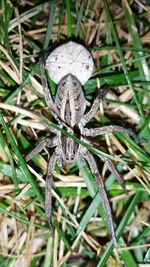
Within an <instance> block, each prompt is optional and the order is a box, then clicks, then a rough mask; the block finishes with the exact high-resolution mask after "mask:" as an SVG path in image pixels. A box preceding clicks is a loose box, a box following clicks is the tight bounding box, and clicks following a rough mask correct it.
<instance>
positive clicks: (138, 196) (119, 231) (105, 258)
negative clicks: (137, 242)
mask: <svg viewBox="0 0 150 267" xmlns="http://www.w3.org/2000/svg"><path fill="white" fill-rule="evenodd" d="M139 201H141V192H138V193H137V194H136V195H135V196H134V198H133V199H132V201H131V203H130V205H129V207H128V209H127V211H126V212H125V214H124V216H123V218H122V220H121V222H120V224H119V226H118V228H117V230H116V236H117V239H118V238H119V237H120V236H121V235H122V233H123V230H124V228H125V226H126V224H127V222H128V220H129V218H130V216H131V214H132V212H133V210H134V209H135V206H136V205H137V204H138V202H139ZM112 251H113V242H112V241H111V242H110V244H109V246H108V247H107V249H106V250H105V252H104V254H103V255H102V257H101V259H100V261H99V262H98V264H97V266H96V267H104V266H106V263H107V261H108V258H109V257H110V255H111V253H112Z"/></svg>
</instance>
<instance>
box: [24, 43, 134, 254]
mask: <svg viewBox="0 0 150 267" xmlns="http://www.w3.org/2000/svg"><path fill="white" fill-rule="evenodd" d="M40 67H41V81H42V85H43V91H44V96H45V99H46V102H47V105H48V107H49V108H50V110H51V112H52V114H53V116H54V117H55V119H56V120H57V121H58V125H59V126H60V127H62V128H64V129H65V130H66V131H68V132H70V133H74V134H76V133H78V136H80V139H81V140H83V141H86V140H85V139H84V137H87V136H88V137H90V136H98V135H104V134H107V133H112V132H114V131H119V132H121V133H123V134H127V135H129V134H131V135H132V132H130V131H128V130H126V129H124V128H122V127H120V126H117V125H110V126H104V127H101V128H95V129H89V128H86V127H85V125H86V124H87V123H88V122H89V121H90V120H91V119H92V118H93V117H94V115H95V113H96V111H97V110H98V108H99V103H100V101H102V99H103V98H104V96H105V94H106V92H107V91H106V90H105V91H104V90H103V91H102V90H100V91H99V93H98V95H97V97H96V99H95V100H94V102H93V104H92V107H91V109H90V110H89V111H88V112H86V99H85V96H84V93H83V90H82V86H81V85H84V84H85V83H86V82H87V80H88V79H89V78H90V76H91V75H92V72H93V69H94V64H93V59H92V57H91V55H90V53H89V52H88V50H87V49H86V48H85V47H83V46H82V45H80V44H77V43H75V42H68V43H66V44H64V45H61V46H59V47H58V48H56V49H55V50H54V51H53V52H52V53H51V54H50V55H49V57H48V58H47V60H46V68H47V69H48V71H49V75H50V77H51V79H52V80H53V81H54V82H55V83H57V84H58V89H57V93H56V97H55V100H54V101H53V99H52V96H51V94H50V91H49V88H48V84H47V79H46V75H45V64H44V61H41V63H40ZM79 133H80V134H79ZM45 147H48V148H50V147H55V150H54V153H53V154H52V156H51V157H50V160H49V163H48V168H47V174H46V192H45V213H46V217H47V220H48V223H49V226H50V229H51V231H52V232H53V227H52V221H51V211H52V210H51V209H52V197H51V190H52V181H53V175H54V170H55V165H56V164H57V163H59V164H60V163H65V164H73V163H75V162H76V159H77V157H80V159H81V161H82V163H83V164H86V162H87V163H88V165H89V167H90V169H91V172H92V174H93V176H94V177H95V180H96V183H97V186H98V190H99V193H100V196H101V199H102V202H103V205H104V208H105V210H106V213H107V216H108V221H109V226H110V230H111V234H112V238H113V242H114V246H115V248H116V249H118V244H117V240H116V236H115V231H114V226H113V219H112V214H111V208H110V204H109V201H108V198H107V194H106V192H105V188H104V185H103V180H102V177H101V175H100V173H99V171H98V168H97V165H96V162H95V159H94V157H93V155H92V154H90V152H89V151H88V150H87V149H86V148H85V147H83V146H81V145H79V144H77V143H75V142H74V141H73V139H70V138H69V137H66V136H64V135H62V134H61V132H60V131H57V130H56V136H55V137H54V138H45V139H44V140H42V141H41V142H40V143H39V144H38V145H37V146H36V147H35V148H34V149H33V150H32V151H31V152H30V153H29V154H28V155H27V156H26V161H29V160H30V159H31V158H32V157H33V156H34V155H35V154H38V153H40V152H41V151H42V150H43V149H44V148H45ZM101 159H102V161H104V162H105V163H106V165H107V166H108V169H109V170H110V171H111V173H112V174H113V175H114V177H115V178H116V180H117V181H118V182H119V183H120V185H121V186H122V188H123V189H124V190H126V188H125V184H124V180H123V179H122V177H121V176H120V175H119V173H118V172H117V171H116V170H115V167H114V165H113V163H112V162H111V161H110V160H109V159H107V158H104V157H102V158H101Z"/></svg>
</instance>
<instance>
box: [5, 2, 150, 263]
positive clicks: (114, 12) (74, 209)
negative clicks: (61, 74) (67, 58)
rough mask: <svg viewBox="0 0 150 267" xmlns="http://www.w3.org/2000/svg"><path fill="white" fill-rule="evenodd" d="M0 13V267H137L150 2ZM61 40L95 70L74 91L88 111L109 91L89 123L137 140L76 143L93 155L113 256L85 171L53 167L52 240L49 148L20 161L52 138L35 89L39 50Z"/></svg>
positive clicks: (143, 205) (145, 232)
mask: <svg viewBox="0 0 150 267" xmlns="http://www.w3.org/2000/svg"><path fill="white" fill-rule="evenodd" d="M0 10H1V12H0V25H1V27H0V43H1V44H0V128H1V132H0V266H3V267H5V266H7V267H8V266H19V264H21V265H22V266H29V267H34V266H42V267H49V266H53V267H56V266H61V267H70V266H72V267H75V266H88V267H90V266H97V267H101V266H127V267H128V266H129V267H131V266H132V267H137V266H141V267H144V266H145V267H146V266H147V264H148V263H149V264H150V248H149V247H150V243H149V242H150V238H149V236H150V225H149V221H148V219H149V205H150V198H149V192H150V187H149V179H150V172H149V170H150V157H149V151H150V130H149V124H150V117H149V100H150V95H149V90H150V73H149V65H150V59H149V43H150V24H149V14H150V2H149V0H147V1H146V0H145V1H144V0H143V1H139V0H136V1H130V0H122V1H117V0H114V1H107V0H102V1H101V0H90V1H88V0H87V1H80V0H77V1H74V0H72V1H71V0H70V1H69V0H65V1H61V0H60V1H52V0H51V1H47V2H46V1H41V0H33V1H30V0H29V1H27V0H24V1H13V0H12V1H9V0H1V1H0ZM70 39H71V40H76V41H77V42H80V43H82V44H84V45H86V47H87V48H88V49H89V50H90V51H91V54H92V56H93V58H94V62H95V72H94V74H93V76H92V77H91V79H90V80H89V81H88V82H87V83H86V85H85V86H84V88H83V89H84V92H85V95H86V98H87V106H90V104H91V103H92V102H93V100H94V98H95V96H96V94H97V91H98V90H99V89H100V88H101V89H102V88H106V87H107V88H109V92H108V94H107V97H106V99H105V100H104V101H103V103H100V108H99V111H98V112H97V114H96V116H95V119H94V120H93V121H91V124H93V127H94V126H100V125H101V126H102V125H109V124H117V125H120V126H123V127H125V128H129V129H132V130H134V131H135V133H136V135H137V138H136V139H135V140H133V139H132V138H129V137H127V136H124V135H122V134H120V133H117V132H115V133H114V134H109V135H106V136H103V137H99V138H95V139H93V140H92V142H91V143H90V145H87V144H84V145H85V146H87V148H88V149H89V150H91V151H92V152H93V153H94V154H95V158H96V159H97V164H98V167H99V170H100V173H101V174H102V176H103V178H104V181H105V186H106V191H107V194H108V196H109V199H110V203H111V207H112V212H113V217H114V224H115V228H116V235H117V238H118V240H119V241H118V242H119V246H120V248H119V251H118V253H117V252H116V251H115V250H114V249H113V242H112V240H111V235H110V234H109V229H108V224H107V215H106V214H105V211H104V210H103V207H102V205H101V200H100V197H99V194H98V192H97V187H96V185H95V181H94V179H93V177H92V175H91V172H90V169H89V167H88V166H86V168H84V169H83V167H82V166H81V165H80V162H77V165H75V166H71V167H70V169H69V170H68V169H67V168H65V166H63V168H62V169H60V167H58V166H56V173H55V175H54V189H53V224H54V225H55V238H54V240H53V239H52V238H51V234H50V231H49V228H48V224H47V221H46V218H45V213H44V186H45V181H44V178H45V173H46V168H47V161H48V158H49V156H50V155H51V153H52V151H42V152H41V154H40V155H36V156H35V157H34V158H33V160H32V161H30V162H29V164H27V163H26V162H25V160H24V157H25V155H26V154H27V153H28V152H29V151H30V149H31V148H32V147H34V146H35V144H36V142H37V141H38V140H39V139H40V138H42V137H44V136H46V135H49V134H51V133H49V131H48V129H47V128H46V127H45V125H44V124H43V123H42V122H41V115H44V116H46V117H47V118H48V119H49V121H51V120H52V121H53V119H52V116H51V114H50V111H49V110H48V107H47V106H46V103H45V100H44V96H43V89H42V86H41V80H40V70H39V57H40V53H41V51H43V49H44V50H45V51H46V52H47V51H48V50H47V49H48V47H49V51H52V49H53V47H56V46H57V45H58V44H60V43H63V42H65V41H66V40H70ZM45 56H46V53H45ZM48 82H49V86H50V90H51V93H52V95H53V96H55V92H56V90H57V88H56V86H55V84H54V83H53V82H52V81H51V80H50V78H49V77H48ZM52 127H56V125H55V121H53V124H52ZM64 134H67V133H66V132H65V131H64ZM74 138H75V140H76V142H79V140H78V138H77V137H75V136H74ZM102 153H106V154H107V157H109V158H111V159H113V162H114V164H115V166H116V168H117V170H118V171H119V173H120V175H121V176H122V177H123V178H124V179H125V181H126V186H127V189H128V195H126V194H125V193H124V192H123V190H122V189H121V187H120V186H119V185H118V183H117V182H116V181H114V177H113V176H112V175H111V174H110V172H109V171H108V170H107V168H106V166H104V165H103V163H102V162H101V160H100V158H99V154H102Z"/></svg>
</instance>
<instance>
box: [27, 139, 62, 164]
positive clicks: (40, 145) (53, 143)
mask: <svg viewBox="0 0 150 267" xmlns="http://www.w3.org/2000/svg"><path fill="white" fill-rule="evenodd" d="M56 145H57V143H56V138H53V139H50V138H45V139H43V140H41V141H40V142H39V143H38V144H37V146H36V147H35V148H33V149H32V150H31V151H30V153H29V154H28V155H26V157H25V160H26V161H29V160H30V159H32V158H33V156H34V155H36V154H38V153H40V152H41V151H42V150H43V149H44V148H45V147H54V146H56Z"/></svg>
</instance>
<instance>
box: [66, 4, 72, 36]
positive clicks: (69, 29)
mask: <svg viewBox="0 0 150 267" xmlns="http://www.w3.org/2000/svg"><path fill="white" fill-rule="evenodd" d="M65 2H66V12H67V27H68V32H67V35H68V38H70V37H71V36H72V16H71V7H70V0H65Z"/></svg>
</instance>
